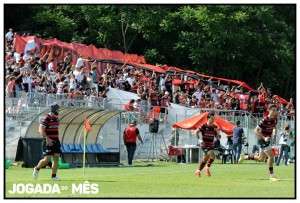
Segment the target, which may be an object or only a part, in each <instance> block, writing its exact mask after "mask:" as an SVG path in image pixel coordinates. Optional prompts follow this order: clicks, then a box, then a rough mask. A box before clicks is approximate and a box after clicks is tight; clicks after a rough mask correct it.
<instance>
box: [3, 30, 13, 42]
mask: <svg viewBox="0 0 300 203" xmlns="http://www.w3.org/2000/svg"><path fill="white" fill-rule="evenodd" d="M5 39H6V40H7V43H8V44H9V45H12V44H13V41H14V33H13V29H12V28H9V32H8V33H6V35H5Z"/></svg>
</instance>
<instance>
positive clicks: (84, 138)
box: [83, 128, 86, 174]
mask: <svg viewBox="0 0 300 203" xmlns="http://www.w3.org/2000/svg"><path fill="white" fill-rule="evenodd" d="M85 140H86V129H85V128H84V135H83V174H85Z"/></svg>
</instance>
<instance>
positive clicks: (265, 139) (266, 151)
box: [238, 104, 279, 181]
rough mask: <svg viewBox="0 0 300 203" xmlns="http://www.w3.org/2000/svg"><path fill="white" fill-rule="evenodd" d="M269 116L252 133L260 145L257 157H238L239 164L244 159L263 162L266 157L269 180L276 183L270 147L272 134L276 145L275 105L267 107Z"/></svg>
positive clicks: (251, 155)
mask: <svg viewBox="0 0 300 203" xmlns="http://www.w3.org/2000/svg"><path fill="white" fill-rule="evenodd" d="M268 110H269V114H268V115H267V116H265V117H264V118H263V119H262V120H261V121H260V123H259V124H258V125H257V126H256V128H255V129H254V133H255V134H256V135H257V138H258V143H259V145H260V153H259V155H253V154H250V155H248V156H246V157H245V158H243V157H240V159H239V162H238V163H239V164H241V163H242V162H243V161H244V159H249V160H256V161H259V162H263V161H264V160H265V158H266V157H268V167H269V173H270V180H271V181H277V180H279V179H277V178H276V177H275V175H274V171H273V162H274V155H273V152H272V147H271V137H272V133H273V143H276V125H277V110H278V109H277V106H276V105H275V104H272V105H269V109H268Z"/></svg>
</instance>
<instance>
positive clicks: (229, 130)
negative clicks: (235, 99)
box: [173, 112, 234, 136]
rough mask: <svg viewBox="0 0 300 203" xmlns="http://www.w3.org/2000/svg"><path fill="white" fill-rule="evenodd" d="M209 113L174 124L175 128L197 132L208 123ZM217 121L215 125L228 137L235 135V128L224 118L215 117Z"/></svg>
mask: <svg viewBox="0 0 300 203" xmlns="http://www.w3.org/2000/svg"><path fill="white" fill-rule="evenodd" d="M208 114H209V112H206V113H202V114H199V115H196V116H193V117H190V118H188V119H185V120H183V121H179V122H177V123H175V124H173V127H174V128H181V129H186V130H196V129H197V128H198V127H200V125H201V124H204V123H206V122H207V115H208ZM214 118H215V121H214V124H215V125H216V126H218V128H219V129H220V130H221V131H222V132H224V133H225V134H227V135H228V136H232V135H233V128H234V125H233V124H232V123H230V122H228V121H226V120H224V119H223V118H221V117H219V116H217V115H215V117H214Z"/></svg>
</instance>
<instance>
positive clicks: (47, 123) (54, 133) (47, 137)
mask: <svg viewBox="0 0 300 203" xmlns="http://www.w3.org/2000/svg"><path fill="white" fill-rule="evenodd" d="M58 110H59V106H58V104H52V105H51V106H50V113H49V114H48V115H46V116H45V117H44V118H43V119H42V120H41V121H40V127H39V132H40V134H41V136H42V137H43V138H44V143H43V144H44V145H43V146H45V148H44V150H45V151H44V152H43V155H44V158H43V159H42V160H40V162H39V163H38V165H37V166H35V167H34V169H33V178H34V179H38V176H39V170H40V169H41V168H42V167H44V166H46V165H47V164H48V163H49V162H50V159H51V157H52V156H53V163H52V177H51V179H52V180H56V181H60V179H59V178H58V177H56V172H57V168H58V159H59V156H60V154H61V150H60V146H61V145H60V141H59V137H58V127H59V118H58V117H57V115H58Z"/></svg>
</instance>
